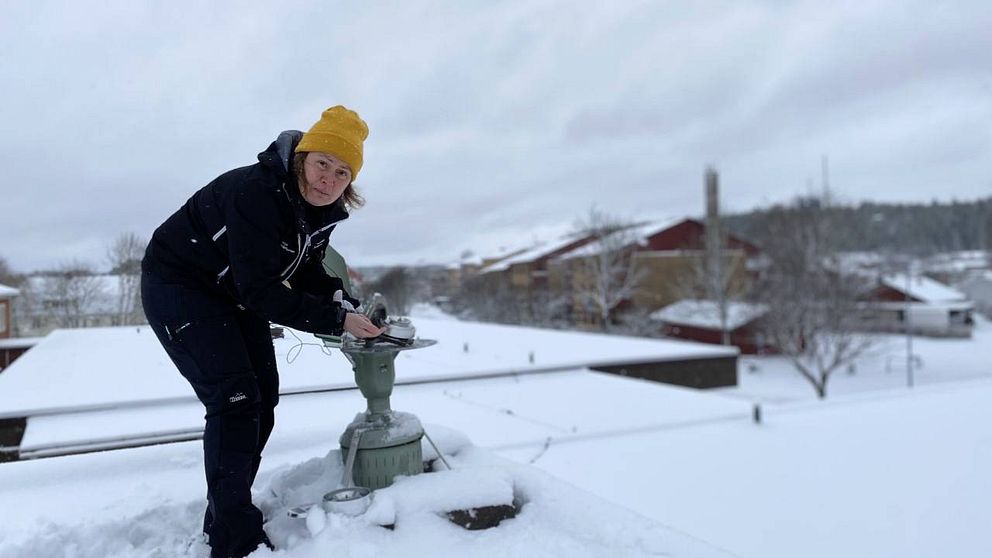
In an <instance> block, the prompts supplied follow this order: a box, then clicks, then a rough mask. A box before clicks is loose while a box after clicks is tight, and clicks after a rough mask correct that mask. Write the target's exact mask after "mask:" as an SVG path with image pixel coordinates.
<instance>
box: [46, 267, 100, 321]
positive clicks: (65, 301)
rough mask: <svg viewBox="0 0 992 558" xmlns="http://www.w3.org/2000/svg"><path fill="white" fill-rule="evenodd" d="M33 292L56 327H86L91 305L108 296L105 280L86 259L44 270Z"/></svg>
mask: <svg viewBox="0 0 992 558" xmlns="http://www.w3.org/2000/svg"><path fill="white" fill-rule="evenodd" d="M36 284H37V287H36V289H37V290H38V291H39V292H34V293H31V296H32V297H35V300H36V301H37V302H38V303H40V304H41V306H42V308H43V309H44V311H46V312H47V313H48V314H49V315H50V316H51V317H52V318H54V322H55V325H56V327H63V328H72V327H86V326H87V323H86V316H87V314H88V312H89V309H90V308H91V307H92V306H93V305H94V304H95V303H97V301H98V300H99V299H100V297H102V296H104V295H105V293H104V289H103V282H102V281H101V278H100V277H99V276H98V275H96V273H95V272H94V271H93V268H92V267H91V266H90V265H89V264H86V263H83V262H79V261H71V262H65V263H62V264H60V265H59V266H58V267H57V268H55V269H54V270H52V271H49V272H46V273H44V274H43V280H42V281H40V282H37V283H36Z"/></svg>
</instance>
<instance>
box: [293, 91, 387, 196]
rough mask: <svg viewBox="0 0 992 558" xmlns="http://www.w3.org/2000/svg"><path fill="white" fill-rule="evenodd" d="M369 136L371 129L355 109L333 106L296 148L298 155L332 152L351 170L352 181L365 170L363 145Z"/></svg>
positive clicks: (321, 116) (304, 135)
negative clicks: (302, 153)
mask: <svg viewBox="0 0 992 558" xmlns="http://www.w3.org/2000/svg"><path fill="white" fill-rule="evenodd" d="M367 137H369V127H368V125H367V124H365V121H364V120H362V119H361V117H360V116H358V113H357V112H355V111H353V110H348V109H346V108H344V107H343V106H341V105H337V106H334V107H331V108H329V109H327V110H325V111H324V113H323V114H321V115H320V120H318V121H317V123H316V124H314V125H313V126H312V127H311V128H310V131H308V132H307V133H305V134H303V139H301V140H300V143H299V144H298V145H297V146H296V152H297V153H301V152H304V151H318V152H320V153H330V154H331V155H334V156H335V157H337V158H338V159H341V160H342V161H344V162H345V163H348V166H350V167H351V179H352V180H355V178H356V177H357V176H358V171H360V170H362V142H363V141H365V138H367Z"/></svg>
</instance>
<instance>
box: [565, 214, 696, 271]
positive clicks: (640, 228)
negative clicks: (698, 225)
mask: <svg viewBox="0 0 992 558" xmlns="http://www.w3.org/2000/svg"><path fill="white" fill-rule="evenodd" d="M686 220H687V219H686V218H685V217H673V218H671V219H666V220H663V221H652V222H650V223H641V224H639V225H634V226H633V227H628V228H625V229H621V230H619V231H617V232H615V233H613V234H612V235H609V236H606V237H604V238H603V239H602V240H599V241H594V242H590V243H588V244H584V245H582V246H579V247H577V248H575V249H574V250H569V251H568V252H565V253H564V254H561V255H559V256H557V259H561V260H570V259H573V258H584V257H587V256H595V255H596V254H599V252H600V250H602V246H604V245H605V246H614V245H615V244H616V243H617V242H623V243H624V244H627V243H630V244H645V243H646V242H647V241H648V239H649V238H651V237H652V236H654V235H656V234H658V233H660V232H663V231H665V230H668V229H670V228H672V227H674V226H675V225H677V224H679V223H681V222H683V221H686ZM614 241H616V242H614Z"/></svg>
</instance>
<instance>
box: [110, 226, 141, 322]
mask: <svg viewBox="0 0 992 558" xmlns="http://www.w3.org/2000/svg"><path fill="white" fill-rule="evenodd" d="M145 245H146V242H145V241H144V239H142V238H141V237H139V236H138V235H136V234H134V233H130V232H128V233H123V234H121V235H119V236H117V238H115V239H114V241H113V242H112V243H111V244H110V246H108V247H107V261H108V263H110V272H111V273H113V274H115V275H116V276H117V283H118V284H117V293H116V294H117V297H116V298H117V300H116V304H115V306H116V314H117V316H116V317H115V318H114V321H115V322H116V323H117V324H120V325H128V324H136V323H144V321H145V320H144V313H143V312H142V308H141V293H140V288H141V258H142V257H143V256H144V254H145Z"/></svg>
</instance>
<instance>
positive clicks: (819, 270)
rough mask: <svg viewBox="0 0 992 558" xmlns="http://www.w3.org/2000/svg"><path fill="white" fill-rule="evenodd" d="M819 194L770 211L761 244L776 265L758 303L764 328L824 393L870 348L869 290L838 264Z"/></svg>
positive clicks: (767, 275) (766, 278) (767, 273)
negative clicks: (866, 329) (866, 324)
mask: <svg viewBox="0 0 992 558" xmlns="http://www.w3.org/2000/svg"><path fill="white" fill-rule="evenodd" d="M823 205H824V204H823V201H822V200H821V199H818V198H808V199H800V200H797V202H796V203H795V206H794V207H791V208H775V209H773V210H771V211H770V212H769V213H768V214H767V216H766V221H765V223H764V225H765V227H764V230H763V231H762V232H763V234H762V237H763V238H762V243H761V246H762V248H763V249H764V251H765V253H766V254H767V256H768V257H769V258H770V260H771V265H770V266H769V268H767V269H766V270H765V271H764V273H763V275H762V276H761V277H760V278H759V281H758V285H757V288H756V294H757V297H758V300H759V301H760V302H762V303H764V304H765V305H766V306H767V308H768V313H767V314H766V315H765V316H764V318H763V319H762V320H761V322H760V329H761V331H762V333H763V334H764V335H766V336H767V338H768V339H769V340H770V341H771V342H772V344H773V345H774V346H775V347H776V348H777V349H778V350H779V351H780V352H781V353H782V355H784V356H785V357H787V358H788V359H789V360H790V362H791V363H792V365H793V366H794V367H795V368H796V370H797V371H798V372H799V373H800V374H801V375H802V377H804V378H806V379H807V380H808V381H809V382H810V384H812V386H813V388H814V389H815V390H816V394H817V396H819V397H820V398H825V397H826V395H827V383H828V381H829V379H830V376H831V374H833V373H834V372H835V371H837V370H838V369H841V368H843V367H844V366H845V365H847V364H850V363H852V362H853V361H854V360H855V359H856V358H857V357H858V356H860V355H861V354H862V353H863V352H864V351H865V350H867V349H868V348H869V347H870V346H871V343H872V337H870V336H869V335H866V334H864V333H862V332H861V331H860V329H861V328H860V327H859V326H860V323H861V321H862V316H863V311H864V308H863V303H859V301H858V299H859V297H860V295H862V294H863V293H864V292H865V290H866V285H865V283H864V282H863V280H862V279H861V278H859V277H858V276H855V275H853V274H847V273H845V272H844V271H843V270H842V269H841V266H840V265H839V261H838V257H837V252H836V250H835V244H834V241H835V237H834V236H833V230H832V226H831V222H830V219H829V216H828V215H829V214H828V212H826V211H824V208H823Z"/></svg>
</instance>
